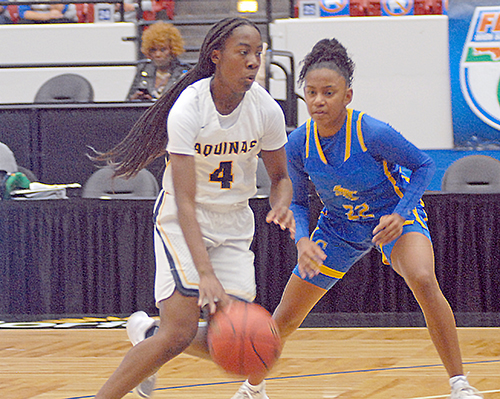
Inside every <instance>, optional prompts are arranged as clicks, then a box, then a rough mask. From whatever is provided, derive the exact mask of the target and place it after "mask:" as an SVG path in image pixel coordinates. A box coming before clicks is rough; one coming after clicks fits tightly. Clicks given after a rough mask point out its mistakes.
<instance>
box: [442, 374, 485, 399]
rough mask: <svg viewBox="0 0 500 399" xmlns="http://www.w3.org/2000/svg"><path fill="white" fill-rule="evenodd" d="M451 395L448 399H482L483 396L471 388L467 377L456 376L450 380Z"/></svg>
mask: <svg viewBox="0 0 500 399" xmlns="http://www.w3.org/2000/svg"><path fill="white" fill-rule="evenodd" d="M450 385H451V395H450V399H482V398H483V395H481V394H480V393H479V391H478V390H477V389H476V388H474V387H471V386H470V384H469V381H467V377H465V376H457V377H453V378H452V379H450Z"/></svg>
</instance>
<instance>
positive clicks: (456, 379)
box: [450, 375, 469, 389]
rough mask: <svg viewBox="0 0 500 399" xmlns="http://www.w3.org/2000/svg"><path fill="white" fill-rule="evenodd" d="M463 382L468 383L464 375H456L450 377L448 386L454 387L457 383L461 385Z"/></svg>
mask: <svg viewBox="0 0 500 399" xmlns="http://www.w3.org/2000/svg"><path fill="white" fill-rule="evenodd" d="M464 383H465V384H468V383H469V382H468V381H467V377H466V376H465V375H456V376H454V377H451V378H450V386H451V388H452V389H453V388H454V387H455V385H457V384H460V385H463V384H464Z"/></svg>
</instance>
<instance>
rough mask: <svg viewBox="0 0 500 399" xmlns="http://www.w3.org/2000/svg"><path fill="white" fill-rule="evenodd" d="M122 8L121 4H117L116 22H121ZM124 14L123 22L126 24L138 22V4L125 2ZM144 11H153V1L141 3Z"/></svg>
mask: <svg viewBox="0 0 500 399" xmlns="http://www.w3.org/2000/svg"><path fill="white" fill-rule="evenodd" d="M120 7H121V4H119V3H116V4H115V21H120ZM123 8H124V14H123V20H124V21H125V22H137V9H138V4H137V1H135V0H124V2H123ZM141 8H142V11H152V10H153V4H152V2H151V0H142V2H141Z"/></svg>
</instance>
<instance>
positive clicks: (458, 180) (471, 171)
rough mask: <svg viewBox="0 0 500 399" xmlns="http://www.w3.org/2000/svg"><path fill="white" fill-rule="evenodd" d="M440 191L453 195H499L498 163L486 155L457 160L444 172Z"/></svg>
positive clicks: (499, 175) (499, 172)
mask: <svg viewBox="0 0 500 399" xmlns="http://www.w3.org/2000/svg"><path fill="white" fill-rule="evenodd" d="M441 190H442V191H446V192H453V193H500V161H498V160H497V159H495V158H493V157H490V156H487V155H468V156H465V157H463V158H460V159H457V160H456V161H455V162H453V163H452V164H451V165H450V166H449V167H448V169H447V170H446V172H445V174H444V176H443V179H442V181H441Z"/></svg>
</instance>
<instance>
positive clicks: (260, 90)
mask: <svg viewBox="0 0 500 399" xmlns="http://www.w3.org/2000/svg"><path fill="white" fill-rule="evenodd" d="M248 94H249V97H250V98H251V99H252V100H253V101H256V102H257V103H258V104H260V105H261V106H263V110H264V111H266V110H269V109H271V110H273V109H274V110H275V109H277V108H280V106H279V104H278V103H277V102H276V100H275V99H274V98H273V97H272V96H271V94H269V92H268V91H267V90H266V89H265V88H264V87H262V86H261V85H260V84H259V83H257V82H254V84H253V85H252V86H251V87H250V90H248ZM280 109H281V108H280Z"/></svg>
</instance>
